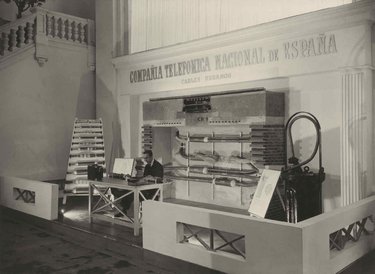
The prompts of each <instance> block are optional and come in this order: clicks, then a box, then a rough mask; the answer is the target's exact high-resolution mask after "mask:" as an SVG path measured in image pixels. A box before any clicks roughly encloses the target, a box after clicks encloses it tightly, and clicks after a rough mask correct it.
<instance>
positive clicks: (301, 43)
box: [284, 34, 337, 60]
mask: <svg viewBox="0 0 375 274" xmlns="http://www.w3.org/2000/svg"><path fill="white" fill-rule="evenodd" d="M336 52H337V47H336V39H335V35H334V34H331V35H329V36H328V37H327V36H326V35H325V34H321V35H319V36H317V37H314V38H309V39H300V40H295V41H291V42H285V43H284V54H285V59H287V60H290V59H296V58H298V57H301V58H306V57H312V56H318V55H326V54H332V53H336Z"/></svg>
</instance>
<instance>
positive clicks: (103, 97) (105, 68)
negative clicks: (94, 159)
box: [95, 0, 129, 171]
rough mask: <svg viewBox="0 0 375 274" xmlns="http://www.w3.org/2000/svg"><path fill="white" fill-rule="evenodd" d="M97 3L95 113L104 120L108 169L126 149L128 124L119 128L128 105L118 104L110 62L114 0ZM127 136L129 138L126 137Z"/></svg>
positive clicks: (113, 48) (113, 73) (113, 44)
mask: <svg viewBox="0 0 375 274" xmlns="http://www.w3.org/2000/svg"><path fill="white" fill-rule="evenodd" d="M95 5H96V7H95V10H96V21H95V24H96V26H95V28H96V116H97V117H98V118H102V119H103V125H104V142H105V151H106V163H107V169H108V170H109V171H111V169H112V165H113V159H114V158H116V157H123V156H124V149H123V148H122V147H121V145H120V142H121V135H122V133H123V129H124V128H126V126H123V127H122V128H121V129H120V121H119V119H120V118H119V114H118V108H120V107H126V102H125V103H123V102H121V103H119V104H118V103H117V101H118V99H117V92H116V78H115V71H114V68H113V65H112V62H111V60H112V57H113V56H112V55H113V53H114V50H115V43H114V16H115V12H116V10H115V8H114V7H115V6H114V4H113V1H103V0H97V1H96V2H95ZM124 104H125V105H124ZM128 118H129V116H128V115H127V116H125V117H124V119H128ZM127 132H128V131H127ZM125 139H127V140H128V138H126V137H125Z"/></svg>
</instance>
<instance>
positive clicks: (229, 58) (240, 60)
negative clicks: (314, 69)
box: [129, 34, 337, 84]
mask: <svg viewBox="0 0 375 274" xmlns="http://www.w3.org/2000/svg"><path fill="white" fill-rule="evenodd" d="M282 51H284V52H282ZM334 53H337V46H336V38H335V34H329V35H327V34H319V35H317V36H315V37H314V36H313V37H309V38H302V39H296V40H292V41H287V42H284V43H283V44H282V47H281V48H269V49H263V48H262V47H254V48H246V49H239V50H234V51H230V52H224V53H220V54H216V55H212V56H205V57H200V58H194V59H191V60H186V61H181V62H177V63H170V64H165V65H160V66H154V65H151V66H150V67H147V68H142V69H138V70H133V71H130V75H129V76H130V83H139V82H146V81H152V80H160V79H164V78H173V77H178V76H185V77H183V78H182V79H181V82H180V83H181V84H193V83H197V82H201V81H213V80H223V79H226V78H231V77H232V72H231V71H229V72H227V71H223V73H219V72H217V73H215V72H214V71H213V72H212V73H207V72H211V69H212V66H211V63H210V61H211V62H212V63H214V65H215V66H214V70H216V71H221V70H228V69H231V68H236V67H242V66H251V65H259V64H264V63H266V61H267V62H269V63H272V62H274V63H275V62H279V61H280V60H296V59H297V58H298V59H301V58H307V57H314V56H320V55H328V54H334ZM202 73H205V74H204V75H195V74H202Z"/></svg>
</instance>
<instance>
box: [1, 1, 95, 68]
mask: <svg viewBox="0 0 375 274" xmlns="http://www.w3.org/2000/svg"><path fill="white" fill-rule="evenodd" d="M94 34H95V29H94V22H93V21H92V20H89V19H84V18H80V17H76V16H71V15H67V14H63V13H59V12H54V11H48V10H46V9H43V8H40V7H38V8H34V9H33V10H32V13H31V14H30V15H28V16H25V17H23V18H21V19H18V20H16V21H14V22H10V23H8V24H5V25H2V26H0V63H1V62H2V59H3V60H4V59H8V57H9V56H11V55H13V54H16V53H17V52H21V51H22V49H26V48H30V47H32V46H35V47H36V59H37V61H38V62H39V64H42V63H44V62H45V61H46V60H48V56H45V55H46V51H45V50H44V49H43V48H45V47H46V46H48V43H49V41H54V42H64V43H70V44H71V45H73V46H74V45H76V46H84V47H92V46H94V45H95V37H94ZM38 47H39V49H38ZM39 57H40V58H39Z"/></svg>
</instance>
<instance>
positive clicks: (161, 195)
mask: <svg viewBox="0 0 375 274" xmlns="http://www.w3.org/2000/svg"><path fill="white" fill-rule="evenodd" d="M159 190H160V193H159V202H162V201H163V185H162V184H161V185H160V186H159Z"/></svg>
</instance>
